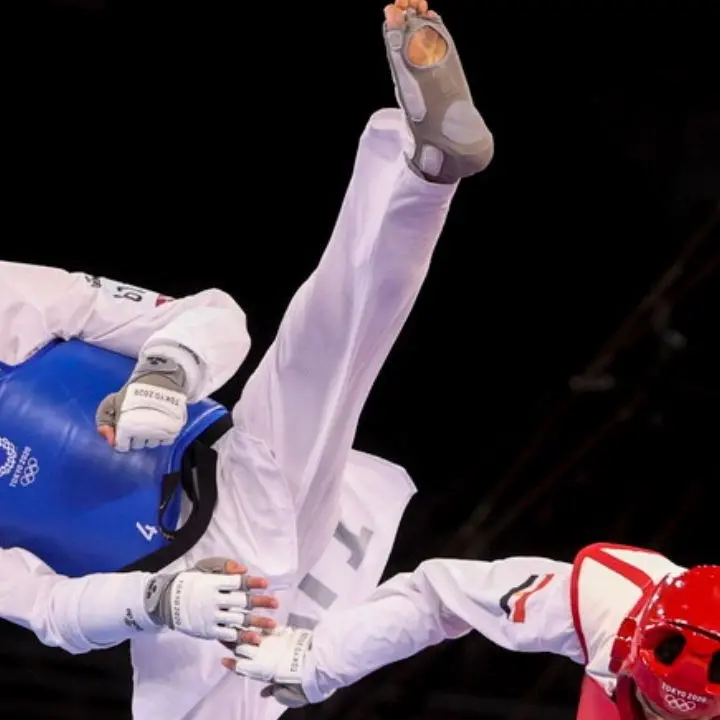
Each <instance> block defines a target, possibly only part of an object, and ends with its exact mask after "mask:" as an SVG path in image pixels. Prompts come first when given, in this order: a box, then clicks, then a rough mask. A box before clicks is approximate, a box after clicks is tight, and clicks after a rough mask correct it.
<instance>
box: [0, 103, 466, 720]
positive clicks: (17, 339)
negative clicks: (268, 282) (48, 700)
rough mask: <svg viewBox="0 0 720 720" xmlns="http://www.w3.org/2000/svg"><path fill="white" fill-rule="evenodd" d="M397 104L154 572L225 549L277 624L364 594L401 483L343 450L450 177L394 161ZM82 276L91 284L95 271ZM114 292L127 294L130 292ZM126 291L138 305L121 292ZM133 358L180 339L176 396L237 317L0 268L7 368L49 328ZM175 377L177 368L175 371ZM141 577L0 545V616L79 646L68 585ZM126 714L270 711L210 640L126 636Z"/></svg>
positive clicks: (208, 387)
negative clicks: (183, 534) (63, 573)
mask: <svg viewBox="0 0 720 720" xmlns="http://www.w3.org/2000/svg"><path fill="white" fill-rule="evenodd" d="M407 142H408V136H407V130H406V128H405V121H404V117H403V115H402V113H401V112H400V111H399V110H384V111H380V112H378V113H376V114H375V115H374V116H373V117H372V118H371V120H370V122H369V124H368V126H367V128H366V130H365V132H364V133H363V135H362V137H361V140H360V143H359V148H358V152H357V158H356V162H355V167H354V171H353V174H352V178H351V180H350V185H349V188H348V191H347V194H346V197H345V200H344V203H343V206H342V209H341V211H340V214H339V217H338V220H337V224H336V226H335V229H334V232H333V235H332V238H331V240H330V243H329V245H328V247H327V249H326V250H325V252H324V254H323V256H322V259H321V260H320V263H319V265H318V267H317V269H316V270H315V271H314V273H313V274H312V275H311V276H310V278H309V279H308V280H307V281H306V282H305V283H304V284H303V285H302V287H301V288H300V289H299V291H298V292H297V294H296V295H295V297H294V298H293V300H292V302H291V303H290V306H289V308H288V310H287V313H286V315H285V317H284V319H283V321H282V324H281V326H280V329H279V331H278V334H277V337H276V339H275V341H274V343H273V344H272V346H271V347H270V349H269V350H268V352H267V354H266V355H265V357H264V359H263V360H262V361H261V363H260V365H259V366H258V368H257V370H256V371H255V372H254V374H253V375H252V377H251V378H250V380H249V381H248V383H247V385H246V387H245V389H244V392H243V394H242V398H241V399H240V401H239V402H238V403H237V405H236V406H235V408H234V409H233V420H234V428H233V429H232V430H231V431H230V432H229V433H228V434H226V435H225V436H224V437H223V438H221V440H220V441H219V442H218V443H217V444H216V445H215V448H216V450H217V451H218V454H219V459H218V494H219V499H218V505H217V510H216V512H215V515H214V518H213V520H212V521H211V524H210V526H209V527H208V529H207V531H206V533H205V535H204V536H203V538H202V539H201V540H200V541H199V543H198V544H197V545H196V546H195V547H194V548H193V549H192V550H191V551H190V552H189V553H187V555H186V556H184V557H183V558H182V559H181V560H179V561H178V562H176V563H174V564H173V565H172V566H171V567H170V568H169V569H170V570H171V571H179V570H182V569H185V568H189V567H192V566H193V565H194V564H195V563H196V562H198V561H199V560H200V559H202V558H205V557H212V556H224V557H228V558H233V559H236V560H238V561H240V562H242V563H245V564H246V565H248V566H249V568H250V572H251V574H253V575H262V576H265V577H267V578H268V579H269V581H270V583H271V588H273V589H277V590H279V592H278V598H279V600H280V602H281V608H280V610H279V611H277V614H276V617H277V619H278V621H279V622H281V623H287V622H288V621H291V622H293V623H295V624H299V625H305V626H308V627H309V626H312V625H314V624H315V623H317V621H318V620H319V619H320V617H322V616H323V615H324V614H325V613H326V612H327V611H328V610H335V609H342V608H344V607H347V606H348V605H349V604H350V603H351V602H353V601H357V600H358V599H359V598H364V597H367V596H368V595H369V594H370V593H371V592H372V590H373V589H375V588H376V587H377V583H378V582H379V579H380V576H381V573H382V571H383V568H384V567H385V564H386V562H387V558H388V556H389V553H390V550H391V547H392V544H393V541H394V538H395V534H396V531H397V528H398V524H399V522H400V519H401V517H402V514H403V512H404V510H405V507H406V505H407V503H408V501H409V499H410V498H411V497H412V495H413V494H414V492H415V488H414V485H413V483H412V481H411V480H410V478H409V477H408V475H407V473H406V472H405V471H404V470H403V469H402V468H400V467H398V466H396V465H393V464H391V463H389V462H386V461H384V460H381V459H379V458H376V457H373V456H370V455H366V454H363V453H361V452H357V451H355V450H353V449H352V447H351V446H352V443H353V438H354V435H355V432H356V427H357V423H358V418H359V415H360V412H361V410H362V408H363V405H364V403H365V400H366V398H367V396H368V394H369V392H370V389H371V387H372V384H373V382H374V380H375V377H376V376H377V374H378V372H379V370H380V368H381V366H382V364H383V362H384V360H385V358H386V357H387V355H388V353H389V351H390V349H391V347H392V345H393V342H394V341H395V339H396V338H397V336H398V334H399V332H400V330H401V328H402V327H403V324H404V323H405V320H406V318H407V317H408V314H409V312H410V310H411V308H412V306H413V304H414V302H415V299H416V297H417V295H418V292H419V290H420V287H421V285H422V283H423V280H424V279H425V276H426V274H427V272H428V268H429V265H430V260H431V256H432V253H433V250H434V248H435V245H436V242H437V240H438V237H439V235H440V232H441V230H442V227H443V224H444V222H445V217H446V214H447V212H448V208H449V205H450V201H451V199H452V196H453V194H454V192H455V186H451V185H440V184H431V183H428V182H426V181H424V180H422V179H421V178H419V177H418V176H417V175H415V174H414V173H413V172H411V171H410V170H409V169H408V167H407V164H406V161H405V159H404V155H403V147H404V146H405V143H407ZM96 284H98V283H97V282H96ZM128 293H130V294H132V297H128ZM137 293H139V295H140V299H139V300H138V298H137V297H136V294H137ZM57 337H60V338H70V337H79V338H81V339H83V340H85V341H86V342H88V343H93V344H96V345H100V346H102V347H105V348H108V349H111V350H115V351H118V352H121V353H124V354H126V355H131V356H138V355H139V353H140V352H141V351H148V350H151V349H152V348H154V347H155V348H156V347H162V346H163V345H165V346H167V345H168V344H172V343H179V344H181V345H185V346H186V347H188V348H190V349H191V350H192V351H193V352H194V353H195V354H196V355H197V356H199V357H200V358H201V360H202V366H203V372H202V373H200V374H198V373H197V372H196V373H195V375H196V377H194V379H193V380H192V382H191V387H190V400H191V401H192V400H198V399H201V398H203V397H205V396H207V395H208V394H209V393H211V392H213V391H214V390H216V389H217V388H218V387H220V386H221V385H222V384H223V383H224V382H226V381H227V380H228V378H230V377H231V375H232V374H233V373H234V371H235V370H236V369H237V367H238V365H239V364H240V362H242V360H243V359H244V357H245V355H246V353H247V349H248V339H247V335H246V330H245V318H244V315H243V313H242V311H241V310H240V309H239V308H238V307H237V305H236V304H235V303H234V301H233V300H232V299H231V298H230V297H229V296H228V295H226V294H225V293H222V292H220V291H218V290H209V291H206V292H202V293H199V294H198V295H194V296H192V297H187V298H184V299H180V300H175V301H173V302H165V303H163V302H160V304H158V296H157V295H156V294H155V293H151V292H148V291H142V290H141V291H138V289H137V288H132V287H128V286H122V285H120V284H119V283H114V282H111V281H102V287H93V285H92V284H91V283H89V282H88V281H87V278H86V277H85V276H84V275H82V274H68V273H66V272H65V271H63V270H57V269H53V268H43V267H34V266H25V265H18V264H12V263H0V360H2V361H4V362H5V363H7V364H16V363H19V362H21V361H23V360H24V359H26V358H27V357H28V356H29V355H31V354H32V353H33V352H34V351H35V350H36V349H38V348H40V347H42V346H43V345H44V344H46V343H47V342H49V341H50V340H51V339H53V338H57ZM189 371H190V370H189V369H188V372H189ZM145 579H146V576H144V575H143V574H142V573H135V574H130V575H94V576H89V577H87V578H80V579H74V580H70V579H67V578H62V577H59V576H57V575H55V574H53V573H52V571H51V570H50V569H49V568H48V567H47V566H45V565H44V564H43V563H41V562H40V561H39V560H38V559H37V558H35V557H33V556H32V555H30V554H29V553H27V552H25V551H23V550H20V549H9V550H2V551H0V616H2V617H4V618H6V619H9V620H11V621H12V622H15V623H17V624H20V625H23V626H25V627H28V628H30V629H31V630H32V631H33V632H34V633H35V634H36V635H37V636H38V637H39V638H40V640H41V641H42V642H43V643H45V644H48V645H55V646H59V647H62V648H64V649H66V650H68V651H70V652H73V653H79V652H85V651H88V650H91V649H93V648H94V647H96V646H94V645H93V644H92V643H91V642H90V641H88V639H87V638H85V637H84V636H83V634H82V632H81V630H80V626H79V622H78V619H77V616H76V612H77V602H76V599H77V597H78V594H79V593H81V592H90V591H91V592H93V593H94V594H95V597H97V598H98V601H99V602H101V601H107V603H112V604H114V605H117V607H118V611H120V610H121V608H122V604H123V600H122V598H123V597H130V596H131V595H132V596H135V595H136V594H137V591H138V590H137V589H138V587H139V586H140V585H141V584H142V583H144V582H145ZM132 633H133V631H132V629H131V628H128V636H129V637H131V640H132V661H133V666H134V671H135V673H134V688H135V691H134V700H133V716H134V718H135V720H156V719H157V718H162V719H163V720H180V719H181V718H187V719H188V720H209V719H212V720H226V719H227V720H239V719H241V718H242V719H252V720H256V719H257V720H260V719H262V720H265V719H266V718H275V717H277V716H279V715H280V714H281V713H282V712H283V710H284V708H283V707H281V706H280V705H279V704H277V703H276V702H275V700H273V699H262V698H260V695H259V693H260V689H261V687H262V686H261V685H260V684H258V683H253V682H251V681H248V680H246V679H244V678H241V677H239V676H236V675H234V674H232V673H229V672H228V671H227V670H225V669H224V668H223V667H222V666H221V663H220V660H221V658H222V657H224V656H226V655H227V651H226V650H225V648H223V647H222V646H221V645H220V643H216V642H211V641H203V640H198V639H195V638H190V637H188V636H185V635H181V634H179V633H174V632H171V631H162V632H159V633H157V634H153V635H148V634H147V633H142V635H135V636H133V635H132Z"/></svg>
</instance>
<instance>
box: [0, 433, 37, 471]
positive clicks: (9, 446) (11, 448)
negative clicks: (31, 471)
mask: <svg viewBox="0 0 720 720" xmlns="http://www.w3.org/2000/svg"><path fill="white" fill-rule="evenodd" d="M0 450H2V451H4V452H5V460H4V461H3V463H2V464H0V477H4V476H5V475H9V474H10V473H11V472H12V471H13V469H14V468H15V463H17V448H16V447H15V445H14V444H13V443H11V442H10V441H9V440H8V439H7V438H4V437H0ZM33 479H34V478H33Z"/></svg>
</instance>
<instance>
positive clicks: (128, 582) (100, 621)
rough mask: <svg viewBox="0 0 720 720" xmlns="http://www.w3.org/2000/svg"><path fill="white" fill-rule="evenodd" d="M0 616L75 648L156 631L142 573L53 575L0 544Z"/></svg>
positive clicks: (47, 641)
mask: <svg viewBox="0 0 720 720" xmlns="http://www.w3.org/2000/svg"><path fill="white" fill-rule="evenodd" d="M0 578H2V579H1V580H0V617H2V618H3V619H5V620H8V621H9V622H12V623H15V624H16V625H20V626H22V627H25V628H27V629H28V630H31V631H32V632H33V633H34V634H35V635H36V636H37V638H38V639H39V640H40V642H42V643H43V644H44V645H48V646H50V647H59V648H62V649H63V650H66V651H67V652H69V653H73V654H79V653H84V652H88V651H89V650H97V649H102V648H107V647H111V646H113V645H118V644H119V643H121V642H124V641H125V640H128V639H129V638H131V637H133V636H135V635H136V634H138V633H143V632H145V633H147V632H156V631H157V630H158V627H157V625H155V623H153V622H152V620H151V619H150V618H149V616H148V614H147V612H146V610H145V604H144V595H145V592H144V591H145V588H146V586H147V583H148V581H149V579H150V575H148V574H147V573H128V574H123V575H120V574H107V575H89V576H87V577H83V578H66V577H64V576H62V575H56V574H55V573H53V572H52V570H51V569H50V568H48V567H47V566H46V565H45V564H44V563H42V562H41V561H40V560H39V559H38V558H36V557H35V556H34V555H32V554H31V553H28V552H27V551H25V550H20V549H17V548H12V549H9V550H0Z"/></svg>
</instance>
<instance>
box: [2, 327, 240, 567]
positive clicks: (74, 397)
mask: <svg viewBox="0 0 720 720" xmlns="http://www.w3.org/2000/svg"><path fill="white" fill-rule="evenodd" d="M134 366H135V360H134V359H131V358H128V357H125V356H122V355H118V354H117V353H114V352H110V351H109V350H103V349H101V348H98V347H94V346H92V345H88V344H87V343H84V342H82V341H80V340H70V341H68V342H54V343H51V344H50V345H48V346H47V347H45V348H43V349H42V350H40V351H39V352H38V353H36V354H35V355H34V356H32V357H31V358H30V359H28V360H26V361H25V362H24V363H22V364H21V365H17V366H6V365H1V364H0V547H2V548H11V547H20V548H24V549H25V550H29V551H30V552H32V553H34V554H35V555H37V556H38V557H39V558H41V559H42V560H43V561H44V562H46V563H47V564H48V565H49V566H50V567H51V568H53V570H55V571H56V572H58V573H61V574H63V575H68V576H70V577H78V576H81V575H87V574H88V573H94V572H115V571H123V570H125V571H127V570H147V571H150V572H155V571H157V570H160V569H162V568H163V567H165V566H167V565H168V564H169V563H171V562H172V561H173V560H176V559H177V558H178V557H180V556H181V555H183V554H184V553H185V552H187V551H188V550H189V549H190V548H191V547H192V546H193V545H194V544H195V543H196V542H197V541H198V539H199V538H200V536H201V535H202V534H203V532H204V531H205V529H206V527H207V525H208V523H209V521H210V518H211V516H212V513H213V510H214V509H215V504H216V502H217V485H216V478H215V464H216V454H215V451H214V450H212V449H211V445H212V444H213V443H215V442H216V441H217V440H218V439H219V438H220V437H221V436H222V435H223V434H224V433H225V432H226V431H227V430H228V429H229V428H230V426H231V419H230V414H229V413H228V411H227V410H226V409H225V408H224V407H222V406H221V405H218V404H217V403H215V402H213V401H211V400H205V401H202V402H199V403H196V404H194V405H190V406H188V422H187V425H186V427H185V429H184V430H183V431H182V433H181V435H180V436H179V437H178V438H177V440H176V441H175V443H174V444H173V445H171V446H164V447H158V448H153V449H143V450H133V451H130V452H125V453H119V452H116V451H115V450H113V448H111V447H110V446H109V445H108V444H107V443H106V441H105V440H104V439H103V438H102V437H101V436H100V435H99V434H98V432H97V429H96V427H95V411H96V409H97V407H98V405H99V403H100V402H101V400H103V398H105V397H106V396H107V395H108V394H109V393H111V392H117V390H119V389H120V388H121V387H122V386H123V385H124V384H125V382H127V380H128V378H129V377H130V374H131V372H132V370H133V368H134ZM183 491H184V492H185V494H186V495H187V497H188V499H189V501H190V503H191V505H192V510H191V512H190V515H189V517H188V519H187V520H186V521H185V522H184V524H183V525H182V527H180V528H178V523H179V521H180V514H181V500H182V494H183Z"/></svg>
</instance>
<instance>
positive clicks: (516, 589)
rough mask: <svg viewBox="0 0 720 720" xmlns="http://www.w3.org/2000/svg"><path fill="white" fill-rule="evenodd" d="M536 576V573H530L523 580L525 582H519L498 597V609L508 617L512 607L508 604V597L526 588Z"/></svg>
mask: <svg viewBox="0 0 720 720" xmlns="http://www.w3.org/2000/svg"><path fill="white" fill-rule="evenodd" d="M538 577H539V576H538V575H531V576H530V577H529V578H528V579H527V580H525V582H523V583H521V584H520V585H518V586H517V587H514V588H512V589H511V590H508V592H507V593H505V595H503V596H502V597H501V598H500V609H501V610H502V611H503V612H504V613H505V615H506V616H507V617H508V618H509V617H510V613H511V612H512V608H511V607H510V605H509V603H510V598H511V597H512V596H513V595H515V594H516V593H519V592H520V591H521V590H527V589H528V588H529V587H530V586H531V585H532V584H533V583H534V582H535V581H536V580H537V579H538Z"/></svg>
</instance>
